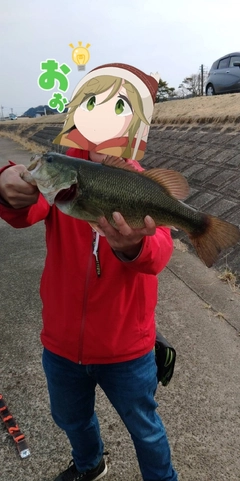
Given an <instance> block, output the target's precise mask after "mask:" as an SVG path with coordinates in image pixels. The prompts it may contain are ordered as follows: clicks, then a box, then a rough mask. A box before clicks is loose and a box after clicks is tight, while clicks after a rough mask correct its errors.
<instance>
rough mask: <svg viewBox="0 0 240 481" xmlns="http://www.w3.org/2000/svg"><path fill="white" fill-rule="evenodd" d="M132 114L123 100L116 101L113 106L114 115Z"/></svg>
mask: <svg viewBox="0 0 240 481" xmlns="http://www.w3.org/2000/svg"><path fill="white" fill-rule="evenodd" d="M132 113H133V112H132V109H131V107H130V105H129V103H128V102H126V100H124V99H118V101H117V102H116V104H115V114H117V115H122V116H126V115H130V114H132Z"/></svg>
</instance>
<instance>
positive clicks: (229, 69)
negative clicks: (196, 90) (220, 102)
mask: <svg viewBox="0 0 240 481" xmlns="http://www.w3.org/2000/svg"><path fill="white" fill-rule="evenodd" d="M205 92H206V95H216V94H226V93H230V92H240V52H233V53H229V54H228V55H224V57H221V58H219V59H218V60H216V61H215V62H214V63H213V64H212V67H211V69H210V72H209V75H208V78H207V82H206V88H205Z"/></svg>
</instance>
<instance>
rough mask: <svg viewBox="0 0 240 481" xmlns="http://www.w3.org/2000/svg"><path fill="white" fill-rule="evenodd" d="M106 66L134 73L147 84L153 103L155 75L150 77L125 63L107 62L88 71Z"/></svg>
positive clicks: (156, 86) (155, 90)
mask: <svg viewBox="0 0 240 481" xmlns="http://www.w3.org/2000/svg"><path fill="white" fill-rule="evenodd" d="M107 67H116V68H121V69H124V70H128V71H129V72H132V73H133V74H134V75H136V77H139V78H140V79H141V80H142V82H144V83H145V85H146V86H147V88H148V90H149V92H150V94H151V97H152V100H153V103H154V102H155V98H156V94H157V89H158V81H157V80H156V78H155V77H152V76H151V75H147V74H145V73H144V72H143V71H142V70H139V69H138V68H136V67H133V66H132V65H127V64H125V63H107V64H105V65H100V66H99V67H96V68H94V69H92V70H90V72H94V71H95V70H98V69H100V68H107Z"/></svg>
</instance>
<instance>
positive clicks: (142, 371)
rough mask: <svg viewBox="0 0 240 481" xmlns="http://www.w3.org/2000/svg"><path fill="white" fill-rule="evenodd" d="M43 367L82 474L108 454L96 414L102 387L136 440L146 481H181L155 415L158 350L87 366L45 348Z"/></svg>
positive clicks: (57, 414)
mask: <svg viewBox="0 0 240 481" xmlns="http://www.w3.org/2000/svg"><path fill="white" fill-rule="evenodd" d="M43 367H44V370H45V374H46V377H47V383H48V390H49V395H50V403H51V412H52V416H53V419H54V421H55V422H56V424H57V425H58V426H59V427H60V428H61V429H63V430H64V431H65V432H66V434H67V436H68V438H69V441H70V443H71V446H72V455H73V458H74V461H75V464H76V466H77V469H78V470H79V471H80V472H84V471H87V470H88V469H92V468H94V467H96V465H97V464H98V463H99V461H100V459H101V458H102V455H103V442H102V439H101V435H100V429H99V423H98V419H97V416H96V413H95V411H94V403H95V388H96V385H97V384H99V386H100V387H101V388H102V390H103V391H104V392H105V394H106V396H107V397H108V399H109V401H110V402H111V404H112V405H113V406H114V408H115V409H116V411H117V412H118V414H119V416H120V417H121V418H122V420H123V422H124V424H125V426H126V428H127V429H128V431H129V433H130V435H131V437H132V440H133V443H134V446H135V449H136V453H137V458H138V462H139V467H140V470H141V473H142V477H143V479H144V481H160V480H161V481H177V473H176V472H175V470H174V469H173V466H172V463H171V454H170V448H169V444H168V440H167V436H166V432H165V428H164V426H163V423H162V421H161V419H160V417H159V415H158V414H157V412H156V407H157V403H156V401H155V399H154V395H155V392H156V388H157V378H156V363H155V358H154V353H153V351H151V352H150V353H148V354H146V355H145V356H142V357H140V358H138V359H134V360H132V361H127V362H121V363H116V364H91V365H87V366H84V365H81V364H76V363H73V362H72V361H69V360H68V359H65V358H63V357H60V356H57V355H56V354H53V353H51V352H50V351H48V350H46V349H44V351H43Z"/></svg>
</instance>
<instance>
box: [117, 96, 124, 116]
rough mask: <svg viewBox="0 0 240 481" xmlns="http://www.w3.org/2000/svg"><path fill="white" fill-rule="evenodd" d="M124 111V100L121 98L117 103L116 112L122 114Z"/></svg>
mask: <svg viewBox="0 0 240 481" xmlns="http://www.w3.org/2000/svg"><path fill="white" fill-rule="evenodd" d="M123 111H124V102H123V100H122V99H119V100H118V101H117V103H116V105H115V113H116V114H117V115H121V114H122V113H123Z"/></svg>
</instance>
